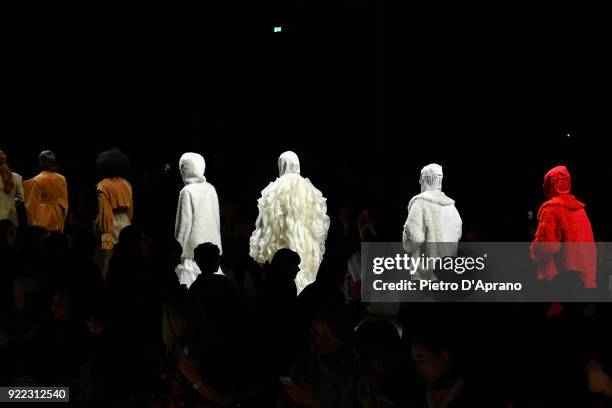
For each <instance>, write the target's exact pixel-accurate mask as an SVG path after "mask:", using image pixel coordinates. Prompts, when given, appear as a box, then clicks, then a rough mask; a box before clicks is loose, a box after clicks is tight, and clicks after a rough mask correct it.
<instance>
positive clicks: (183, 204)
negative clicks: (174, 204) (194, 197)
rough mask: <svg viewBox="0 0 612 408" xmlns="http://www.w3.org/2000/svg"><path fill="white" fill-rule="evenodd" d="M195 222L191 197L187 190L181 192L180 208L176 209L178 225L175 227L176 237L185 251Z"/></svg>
mask: <svg viewBox="0 0 612 408" xmlns="http://www.w3.org/2000/svg"><path fill="white" fill-rule="evenodd" d="M192 222H193V207H192V204H191V195H190V194H189V192H188V191H187V190H185V189H183V190H181V193H180V194H179V200H178V208H177V209H176V224H175V227H174V237H175V238H176V240H177V241H178V242H179V244H181V247H182V248H183V251H184V250H185V247H186V245H187V241H188V240H189V235H190V234H191V225H192Z"/></svg>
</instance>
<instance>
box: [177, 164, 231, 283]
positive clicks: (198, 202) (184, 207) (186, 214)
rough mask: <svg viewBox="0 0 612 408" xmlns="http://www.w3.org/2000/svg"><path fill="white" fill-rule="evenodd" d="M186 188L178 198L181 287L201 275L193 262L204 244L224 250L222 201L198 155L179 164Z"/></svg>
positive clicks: (178, 267) (178, 268)
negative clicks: (222, 242) (196, 250)
mask: <svg viewBox="0 0 612 408" xmlns="http://www.w3.org/2000/svg"><path fill="white" fill-rule="evenodd" d="M179 168H180V171H181V176H182V177H183V182H184V183H185V187H183V189H182V190H181V192H180V194H179V200H178V207H177V210H176V224H175V229H174V236H175V238H176V240H177V241H178V242H179V244H181V247H182V248H183V255H182V257H181V264H180V265H179V266H177V268H176V273H177V275H178V277H179V281H180V283H181V284H184V285H187V287H189V286H191V284H192V283H193V281H195V279H196V278H197V276H198V275H199V274H200V273H201V271H200V268H199V267H198V265H197V264H196V263H195V261H194V259H193V251H194V249H195V248H196V247H197V246H198V245H200V244H203V243H205V242H211V243H213V244H215V245H216V246H218V247H219V251H222V248H221V222H220V215H219V198H218V197H217V191H216V190H215V188H214V187H213V186H212V184H210V183H208V182H207V181H206V178H205V177H204V171H205V169H206V163H205V162H204V158H203V157H202V156H201V155H199V154H197V153H185V154H183V156H181V159H180V161H179Z"/></svg>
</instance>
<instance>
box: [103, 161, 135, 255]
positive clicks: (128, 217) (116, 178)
mask: <svg viewBox="0 0 612 408" xmlns="http://www.w3.org/2000/svg"><path fill="white" fill-rule="evenodd" d="M97 165H98V172H99V173H100V175H101V176H102V177H103V179H102V181H100V182H99V183H98V185H97V187H96V188H97V190H98V220H97V223H98V230H99V232H100V247H101V249H104V250H111V249H113V247H114V246H115V244H117V242H119V234H120V233H121V230H123V228H125V227H127V226H128V225H130V224H131V223H132V218H133V216H134V202H133V198H132V185H131V184H130V183H129V182H128V181H127V180H126V179H124V178H123V176H125V175H126V173H127V172H128V170H129V159H128V157H127V156H126V155H125V154H124V153H123V152H122V151H120V150H118V149H112V150H107V151H105V152H102V153H100V155H99V156H98V160H97Z"/></svg>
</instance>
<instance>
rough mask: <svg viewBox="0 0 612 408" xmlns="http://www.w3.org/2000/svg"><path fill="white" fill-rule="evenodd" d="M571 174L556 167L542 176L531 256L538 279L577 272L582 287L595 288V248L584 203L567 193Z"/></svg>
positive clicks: (549, 278)
mask: <svg viewBox="0 0 612 408" xmlns="http://www.w3.org/2000/svg"><path fill="white" fill-rule="evenodd" d="M570 190H571V176H570V173H569V171H567V168H565V166H557V167H555V168H553V169H552V170H550V171H549V172H548V173H546V175H545V176H544V192H545V194H546V198H548V201H546V202H545V203H544V204H542V206H541V207H540V210H539V212H538V229H537V231H536V234H535V239H534V241H533V243H532V244H531V258H532V259H533V260H534V261H535V262H536V263H537V265H538V278H539V279H540V280H552V279H553V278H554V277H555V276H557V275H558V274H559V272H560V271H572V272H577V273H580V275H581V278H582V282H583V283H584V287H585V288H595V287H597V249H596V247H595V243H594V239H593V230H592V229H591V222H590V221H589V217H587V214H586V212H585V211H584V204H583V203H581V202H580V201H578V200H577V199H576V197H574V196H573V195H572V194H570Z"/></svg>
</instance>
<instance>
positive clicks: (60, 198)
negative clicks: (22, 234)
mask: <svg viewBox="0 0 612 408" xmlns="http://www.w3.org/2000/svg"><path fill="white" fill-rule="evenodd" d="M38 164H39V167H40V170H41V172H40V173H39V174H38V175H37V176H36V177H34V178H32V179H30V180H27V181H26V182H24V183H23V187H24V193H25V206H26V211H27V214H28V225H32V226H36V227H42V228H44V229H46V230H47V231H48V232H49V233H62V232H63V231H64V223H65V221H66V216H67V215H68V185H67V184H66V178H65V177H64V176H62V175H61V174H59V173H58V172H57V170H58V167H57V160H56V158H55V153H53V152H52V151H50V150H45V151H43V152H41V153H40V155H39V156H38Z"/></svg>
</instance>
